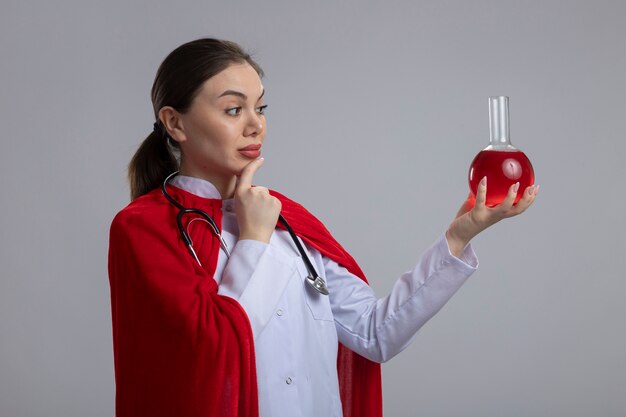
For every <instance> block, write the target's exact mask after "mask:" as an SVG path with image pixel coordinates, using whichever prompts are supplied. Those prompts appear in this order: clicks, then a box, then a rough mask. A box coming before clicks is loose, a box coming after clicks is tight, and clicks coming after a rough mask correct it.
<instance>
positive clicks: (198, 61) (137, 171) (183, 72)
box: [128, 38, 263, 200]
mask: <svg viewBox="0 0 626 417" xmlns="http://www.w3.org/2000/svg"><path fill="white" fill-rule="evenodd" d="M246 62H247V63H248V64H250V66H252V67H253V68H254V69H255V70H256V72H257V73H258V74H259V77H263V70H262V69H261V67H260V66H259V65H258V64H257V63H256V62H254V60H253V59H252V58H251V57H250V55H249V54H248V53H246V52H245V51H244V50H243V49H242V48H241V47H240V46H239V45H237V44H236V43H234V42H230V41H225V40H220V39H211V38H204V39H198V40H195V41H191V42H188V43H186V44H183V45H181V46H179V47H178V48H176V49H174V50H173V51H172V52H171V53H170V54H169V55H168V56H167V57H166V58H165V60H163V62H162V63H161V65H160V66H159V69H158V70H157V73H156V77H155V79H154V84H153V85H152V107H153V108H154V117H155V119H156V124H155V128H154V130H153V132H152V133H150V134H149V135H148V137H147V138H146V139H145V140H144V141H143V143H142V144H141V145H140V146H139V149H137V152H136V153H135V155H134V156H133V158H132V159H131V161H130V164H129V165H128V180H129V182H130V197H131V199H132V200H134V199H135V198H137V197H139V196H141V195H143V194H145V193H147V192H149V191H151V190H153V189H155V188H157V187H159V186H160V185H161V183H162V182H163V181H164V180H165V178H166V177H167V176H168V175H169V174H171V173H172V172H174V171H176V170H177V169H178V161H177V158H176V156H175V154H174V153H173V149H172V148H173V147H177V144H176V142H174V141H173V140H170V139H169V137H168V135H167V132H166V130H165V127H164V126H163V125H162V124H161V123H160V121H159V111H160V110H161V108H163V107H164V106H171V107H173V108H174V109H176V110H177V111H178V112H180V113H185V112H187V111H188V110H189V107H190V106H191V103H192V102H193V99H194V98H195V97H196V96H197V95H198V93H199V92H200V89H201V87H202V85H203V84H204V82H205V81H207V80H208V79H209V78H211V77H213V76H214V75H216V74H217V73H219V72H221V71H223V70H225V69H226V68H227V67H228V66H230V65H232V64H242V63H246Z"/></svg>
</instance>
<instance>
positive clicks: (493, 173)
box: [468, 149, 535, 207]
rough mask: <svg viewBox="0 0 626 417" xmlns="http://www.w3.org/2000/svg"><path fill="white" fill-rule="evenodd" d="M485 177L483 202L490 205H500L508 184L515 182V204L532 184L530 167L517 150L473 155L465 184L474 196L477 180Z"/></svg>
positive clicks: (533, 174) (483, 152)
mask: <svg viewBox="0 0 626 417" xmlns="http://www.w3.org/2000/svg"><path fill="white" fill-rule="evenodd" d="M485 176H486V177H487V202H486V205H487V206H489V207H493V206H495V205H498V204H500V203H501V202H502V201H503V200H504V199H505V198H506V195H507V194H508V192H509V188H510V187H511V185H513V184H515V183H516V182H519V189H518V191H517V197H515V203H514V204H517V202H518V201H519V200H520V199H521V198H522V196H523V194H524V191H525V190H526V187H528V186H531V185H533V184H534V183H535V173H534V170H533V166H532V164H531V163H530V160H529V159H528V157H527V156H526V155H525V154H524V152H522V151H519V150H506V151H502V150H487V149H486V150H482V151H480V152H479V153H478V155H476V157H475V158H474V160H473V161H472V164H471V165H470V170H469V178H468V179H469V186H470V190H472V193H474V195H476V190H477V189H478V183H479V182H480V180H481V179H483V177H485Z"/></svg>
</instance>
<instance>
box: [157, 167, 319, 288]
mask: <svg viewBox="0 0 626 417" xmlns="http://www.w3.org/2000/svg"><path fill="white" fill-rule="evenodd" d="M176 175H178V171H175V172H173V173H171V174H170V175H168V177H167V178H165V181H163V185H162V187H161V191H163V195H164V196H165V198H167V200H168V201H169V202H170V203H172V204H173V205H174V206H176V208H177V209H178V215H177V216H176V224H177V225H178V231H179V232H180V235H181V237H182V238H183V241H184V242H185V245H186V246H187V248H188V249H189V253H190V254H191V256H193V257H194V259H195V260H196V262H198V265H200V266H202V263H201V262H200V259H198V255H197V254H196V251H195V250H194V249H193V243H192V241H191V238H190V237H189V233H187V230H185V228H184V227H183V217H184V216H185V215H186V214H191V213H195V214H198V215H199V216H200V217H198V218H195V219H193V220H191V222H193V221H194V220H202V221H205V222H206V223H208V224H209V226H210V227H211V230H212V231H213V234H214V235H215V237H217V239H218V240H219V241H220V248H221V249H222V250H223V251H224V253H225V254H226V257H227V258H230V250H229V249H228V245H226V241H225V240H224V238H223V237H222V234H221V233H220V229H219V227H217V224H216V223H215V221H214V220H213V218H212V217H211V216H209V215H208V214H207V213H206V212H205V211H203V210H200V209H197V208H187V207H185V206H183V205H182V204H180V203H179V202H178V201H176V200H174V198H173V197H172V196H171V195H169V193H168V192H167V187H166V186H167V184H168V183H169V182H170V180H171V179H172V178H174V177H175V176H176ZM278 220H279V221H280V222H281V223H282V224H283V226H285V229H287V232H289V235H290V236H291V239H292V240H293V241H294V243H295V244H296V247H297V248H298V252H300V256H301V257H302V260H303V261H304V265H305V266H306V269H307V271H308V273H309V274H308V276H307V277H306V279H305V281H306V282H307V284H309V285H310V286H311V287H313V289H314V290H315V291H317V292H319V293H320V294H324V295H328V294H329V293H328V287H327V286H326V281H324V279H323V278H322V277H320V276H319V275H318V274H317V271H316V270H315V268H314V267H313V264H312V263H311V260H310V259H309V257H308V256H307V254H306V252H305V251H304V248H303V247H302V245H301V244H300V240H299V239H298V237H297V236H296V234H295V233H294V231H293V229H292V228H291V226H289V223H287V220H285V218H284V217H283V216H282V215H278ZM191 222H190V224H191Z"/></svg>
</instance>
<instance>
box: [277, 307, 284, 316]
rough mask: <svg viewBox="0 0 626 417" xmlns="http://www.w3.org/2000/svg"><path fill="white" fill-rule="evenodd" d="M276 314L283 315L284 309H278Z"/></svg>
mask: <svg viewBox="0 0 626 417" xmlns="http://www.w3.org/2000/svg"><path fill="white" fill-rule="evenodd" d="M276 315H278V316H282V315H283V310H281V309H280V308H279V309H278V310H276Z"/></svg>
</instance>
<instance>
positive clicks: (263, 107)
mask: <svg viewBox="0 0 626 417" xmlns="http://www.w3.org/2000/svg"><path fill="white" fill-rule="evenodd" d="M266 108H267V104H265V105H263V106H260V107H257V108H256V112H257V113H259V114H265V109H266Z"/></svg>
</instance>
